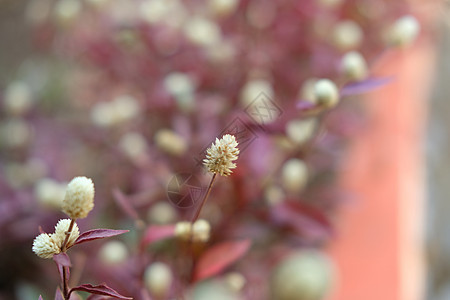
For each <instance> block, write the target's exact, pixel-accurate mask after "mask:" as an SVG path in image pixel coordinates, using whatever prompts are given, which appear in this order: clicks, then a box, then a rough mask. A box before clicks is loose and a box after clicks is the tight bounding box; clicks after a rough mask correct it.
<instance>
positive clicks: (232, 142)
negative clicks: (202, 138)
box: [203, 134, 239, 176]
mask: <svg viewBox="0 0 450 300" xmlns="http://www.w3.org/2000/svg"><path fill="white" fill-rule="evenodd" d="M237 145H238V142H237V141H236V138H235V137H234V135H231V134H225V135H224V136H223V137H222V138H221V139H220V140H219V139H218V138H216V143H215V144H214V143H213V144H212V145H211V147H210V148H208V150H206V159H204V160H203V163H204V165H205V167H206V168H207V169H208V171H209V172H211V173H215V174H217V173H218V174H220V175H222V176H228V175H230V174H231V173H232V169H234V168H236V164H235V163H233V161H234V160H236V159H238V155H239V149H238V148H237Z"/></svg>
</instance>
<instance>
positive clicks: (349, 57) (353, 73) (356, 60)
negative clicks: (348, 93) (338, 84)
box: [340, 51, 367, 81]
mask: <svg viewBox="0 0 450 300" xmlns="http://www.w3.org/2000/svg"><path fill="white" fill-rule="evenodd" d="M340 71H341V73H342V74H343V75H344V76H345V77H346V78H347V79H348V80H351V81H359V80H362V79H364V78H366V77H367V63H366V60H365V59H364V57H363V56H362V55H361V53H359V52H357V51H351V52H348V53H346V54H345V55H344V56H343V57H342V59H341V64H340Z"/></svg>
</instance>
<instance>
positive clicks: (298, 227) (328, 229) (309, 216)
mask: <svg viewBox="0 0 450 300" xmlns="http://www.w3.org/2000/svg"><path fill="white" fill-rule="evenodd" d="M271 213H272V217H273V218H274V220H275V221H276V222H277V223H279V224H281V225H287V226H290V227H292V228H293V229H294V230H295V231H297V232H298V233H300V234H302V235H305V236H307V237H309V238H312V239H322V238H325V237H329V236H330V235H332V234H333V230H332V226H331V224H330V222H329V220H328V218H327V217H326V216H325V215H324V214H323V213H322V212H321V211H319V210H318V209H316V208H314V207H312V206H308V205H306V204H302V203H299V202H297V201H284V202H282V203H280V204H279V205H277V206H276V207H274V208H273V209H272V210H271Z"/></svg>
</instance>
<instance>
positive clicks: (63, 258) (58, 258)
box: [53, 252, 72, 267]
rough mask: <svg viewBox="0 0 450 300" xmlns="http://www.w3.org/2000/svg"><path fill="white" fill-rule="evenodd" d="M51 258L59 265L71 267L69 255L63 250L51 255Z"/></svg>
mask: <svg viewBox="0 0 450 300" xmlns="http://www.w3.org/2000/svg"><path fill="white" fill-rule="evenodd" d="M53 260H54V261H55V262H56V263H57V264H58V265H61V266H64V267H71V266H72V264H71V263H70V258H69V256H68V255H67V254H66V253H64V252H62V253H59V254H56V255H53Z"/></svg>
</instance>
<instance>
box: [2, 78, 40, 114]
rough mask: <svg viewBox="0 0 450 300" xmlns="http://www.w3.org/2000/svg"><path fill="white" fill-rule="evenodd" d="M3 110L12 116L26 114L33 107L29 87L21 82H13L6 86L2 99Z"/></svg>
mask: <svg viewBox="0 0 450 300" xmlns="http://www.w3.org/2000/svg"><path fill="white" fill-rule="evenodd" d="M3 105H4V107H5V110H6V111H7V112H8V113H9V114H11V115H14V116H21V115H24V114H25V113H27V112H28V111H29V110H30V108H31V106H32V105H33V99H32V95H31V90H30V87H29V86H28V85H27V84H26V83H25V82H22V81H15V82H13V83H11V84H9V85H8V87H7V88H6V91H5V98H4V104H3Z"/></svg>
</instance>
